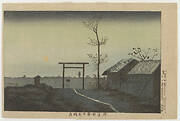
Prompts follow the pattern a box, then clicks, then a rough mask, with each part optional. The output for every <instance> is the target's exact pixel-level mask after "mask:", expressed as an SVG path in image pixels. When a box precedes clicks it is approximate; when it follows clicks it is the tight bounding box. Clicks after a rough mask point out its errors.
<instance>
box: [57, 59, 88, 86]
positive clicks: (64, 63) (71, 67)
mask: <svg viewBox="0 0 180 121" xmlns="http://www.w3.org/2000/svg"><path fill="white" fill-rule="evenodd" d="M58 64H62V65H63V81H62V86H63V88H64V75H65V69H83V80H82V81H83V85H82V88H83V89H84V74H85V65H86V64H89V63H88V62H59V63H58ZM66 64H67V65H75V64H77V65H79V64H82V66H76V67H73V66H66Z"/></svg>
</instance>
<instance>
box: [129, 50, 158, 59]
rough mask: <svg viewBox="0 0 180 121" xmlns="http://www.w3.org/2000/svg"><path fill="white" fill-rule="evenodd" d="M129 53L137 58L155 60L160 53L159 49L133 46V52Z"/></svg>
mask: <svg viewBox="0 0 180 121" xmlns="http://www.w3.org/2000/svg"><path fill="white" fill-rule="evenodd" d="M128 55H130V56H132V57H135V58H136V59H139V60H140V61H145V60H154V59H155V57H157V56H158V55H159V52H158V49H157V48H155V49H152V48H147V49H142V48H139V47H138V48H132V52H130V53H129V54H128Z"/></svg>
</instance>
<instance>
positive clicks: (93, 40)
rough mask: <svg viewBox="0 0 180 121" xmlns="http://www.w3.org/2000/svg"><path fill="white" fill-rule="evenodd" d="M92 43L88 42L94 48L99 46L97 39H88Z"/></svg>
mask: <svg viewBox="0 0 180 121" xmlns="http://www.w3.org/2000/svg"><path fill="white" fill-rule="evenodd" d="M88 39H89V40H90V41H89V42H88V44H89V45H92V46H97V45H98V41H97V39H92V38H90V37H89V38H88Z"/></svg>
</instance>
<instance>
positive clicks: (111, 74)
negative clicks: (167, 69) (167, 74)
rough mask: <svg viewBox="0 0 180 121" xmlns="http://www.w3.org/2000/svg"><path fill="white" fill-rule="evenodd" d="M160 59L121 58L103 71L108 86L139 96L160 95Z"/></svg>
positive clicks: (151, 96) (152, 96)
mask: <svg viewBox="0 0 180 121" xmlns="http://www.w3.org/2000/svg"><path fill="white" fill-rule="evenodd" d="M160 66H161V63H160V60H147V61H137V60H135V59H132V58H130V59H122V60H120V61H119V62H118V63H116V64H115V65H114V66H112V67H110V68H109V69H107V70H106V71H104V73H103V75H107V80H108V88H109V89H116V90H119V91H122V92H125V93H128V94H132V95H135V96H139V97H148V98H154V97H158V98H159V97H160Z"/></svg>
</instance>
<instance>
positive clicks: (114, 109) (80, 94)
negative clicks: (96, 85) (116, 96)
mask: <svg viewBox="0 0 180 121" xmlns="http://www.w3.org/2000/svg"><path fill="white" fill-rule="evenodd" d="M73 90H74V92H75V93H76V94H77V95H79V96H82V97H84V98H86V99H89V100H92V101H95V102H97V103H100V104H104V105H107V106H109V108H111V109H112V110H113V111H114V112H119V111H118V110H117V109H116V108H114V107H113V106H112V105H111V104H110V103H106V102H102V101H100V100H97V99H94V98H91V97H88V96H85V95H83V94H82V93H80V92H78V91H77V90H76V89H73Z"/></svg>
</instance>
